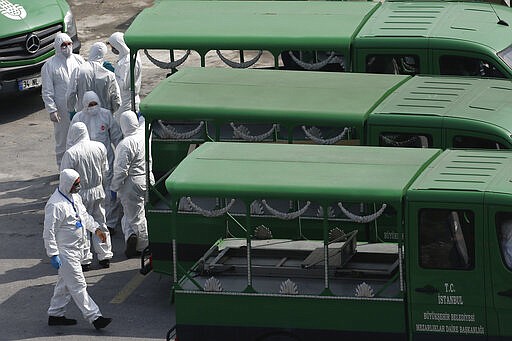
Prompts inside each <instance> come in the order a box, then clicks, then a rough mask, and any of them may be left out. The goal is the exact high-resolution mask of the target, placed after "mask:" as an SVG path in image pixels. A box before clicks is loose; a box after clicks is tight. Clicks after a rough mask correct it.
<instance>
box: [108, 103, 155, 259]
mask: <svg viewBox="0 0 512 341" xmlns="http://www.w3.org/2000/svg"><path fill="white" fill-rule="evenodd" d="M119 121H120V124H121V130H122V132H123V135H124V139H123V140H122V141H121V142H119V144H118V145H117V147H116V153H115V161H114V176H113V178H112V190H114V191H116V192H118V194H119V198H120V199H121V204H122V205H123V211H124V215H123V218H122V219H121V226H122V228H123V234H124V237H125V240H126V241H128V239H129V237H130V236H131V235H132V234H135V235H136V236H137V244H136V250H137V251H142V250H144V248H145V247H146V246H148V231H147V222H146V216H145V215H144V196H145V192H146V161H145V154H146V152H145V144H144V135H143V134H142V133H141V131H140V130H139V121H138V119H137V115H136V114H135V113H134V112H133V111H125V112H123V113H122V114H121V116H120V118H119ZM125 253H126V251H125ZM127 256H128V255H127Z"/></svg>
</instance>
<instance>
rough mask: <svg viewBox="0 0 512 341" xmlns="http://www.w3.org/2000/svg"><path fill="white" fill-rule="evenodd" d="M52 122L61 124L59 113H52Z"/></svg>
mask: <svg viewBox="0 0 512 341" xmlns="http://www.w3.org/2000/svg"><path fill="white" fill-rule="evenodd" d="M50 120H51V121H52V122H57V123H59V122H60V115H59V113H58V112H57V111H54V112H52V113H50Z"/></svg>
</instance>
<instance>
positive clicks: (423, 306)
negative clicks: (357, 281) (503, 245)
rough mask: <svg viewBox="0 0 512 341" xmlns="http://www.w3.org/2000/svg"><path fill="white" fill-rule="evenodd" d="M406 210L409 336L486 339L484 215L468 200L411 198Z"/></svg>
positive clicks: (415, 338) (444, 338)
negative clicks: (423, 201) (436, 201)
mask: <svg viewBox="0 0 512 341" xmlns="http://www.w3.org/2000/svg"><path fill="white" fill-rule="evenodd" d="M462 207H463V208H462ZM408 212H409V218H408V231H409V232H410V233H409V235H408V241H407V243H408V253H407V254H406V257H407V261H408V265H407V269H408V274H407V281H408V287H407V291H408V298H409V303H408V304H409V321H410V323H409V333H410V335H411V338H412V339H413V340H473V339H479V340H480V339H486V335H487V329H486V315H485V282H484V275H483V268H484V262H483V247H482V238H483V231H482V229H481V228H479V227H481V226H482V222H483V218H482V217H481V216H479V215H477V214H476V212H478V211H477V210H476V207H473V208H472V207H471V205H469V204H464V205H459V206H457V205H455V204H451V205H446V204H444V205H441V204H439V205H432V204H429V205H428V206H427V205H425V204H419V203H413V204H411V206H410V207H409V210H408Z"/></svg>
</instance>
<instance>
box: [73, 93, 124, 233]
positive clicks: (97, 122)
mask: <svg viewBox="0 0 512 341" xmlns="http://www.w3.org/2000/svg"><path fill="white" fill-rule="evenodd" d="M76 122H83V123H85V125H86V126H87V130H88V132H89V138H90V139H91V140H92V141H98V142H101V143H103V145H104V146H105V148H106V149H107V160H108V167H109V172H108V173H107V175H106V176H105V179H104V189H105V195H106V197H105V209H106V216H107V226H108V228H109V230H110V232H111V234H114V233H115V232H116V228H117V226H118V225H119V224H120V221H121V216H122V208H121V203H120V201H119V199H118V198H117V195H116V193H115V192H113V191H112V190H111V185H110V183H111V181H112V174H113V169H114V149H113V147H112V145H113V146H114V147H115V146H117V144H118V143H119V142H120V141H121V140H122V138H123V134H122V132H121V128H120V126H119V124H118V123H117V122H116V120H115V119H114V117H113V116H112V113H111V112H110V111H109V110H107V109H105V108H102V103H101V100H100V99H99V98H98V95H97V94H96V93H95V92H94V91H86V92H85V94H84V98H83V108H82V111H80V112H78V113H77V114H76V115H75V116H74V117H73V119H72V120H71V124H74V123H76ZM71 145H72V143H71V136H69V134H68V140H67V147H68V148H70V147H71Z"/></svg>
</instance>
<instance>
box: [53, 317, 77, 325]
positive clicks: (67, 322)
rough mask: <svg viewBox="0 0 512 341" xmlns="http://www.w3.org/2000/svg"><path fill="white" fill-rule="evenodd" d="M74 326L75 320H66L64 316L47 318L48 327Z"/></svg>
mask: <svg viewBox="0 0 512 341" xmlns="http://www.w3.org/2000/svg"><path fill="white" fill-rule="evenodd" d="M74 324H76V320H75V319H68V318H66V316H48V325H49V326H72V325H74Z"/></svg>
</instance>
